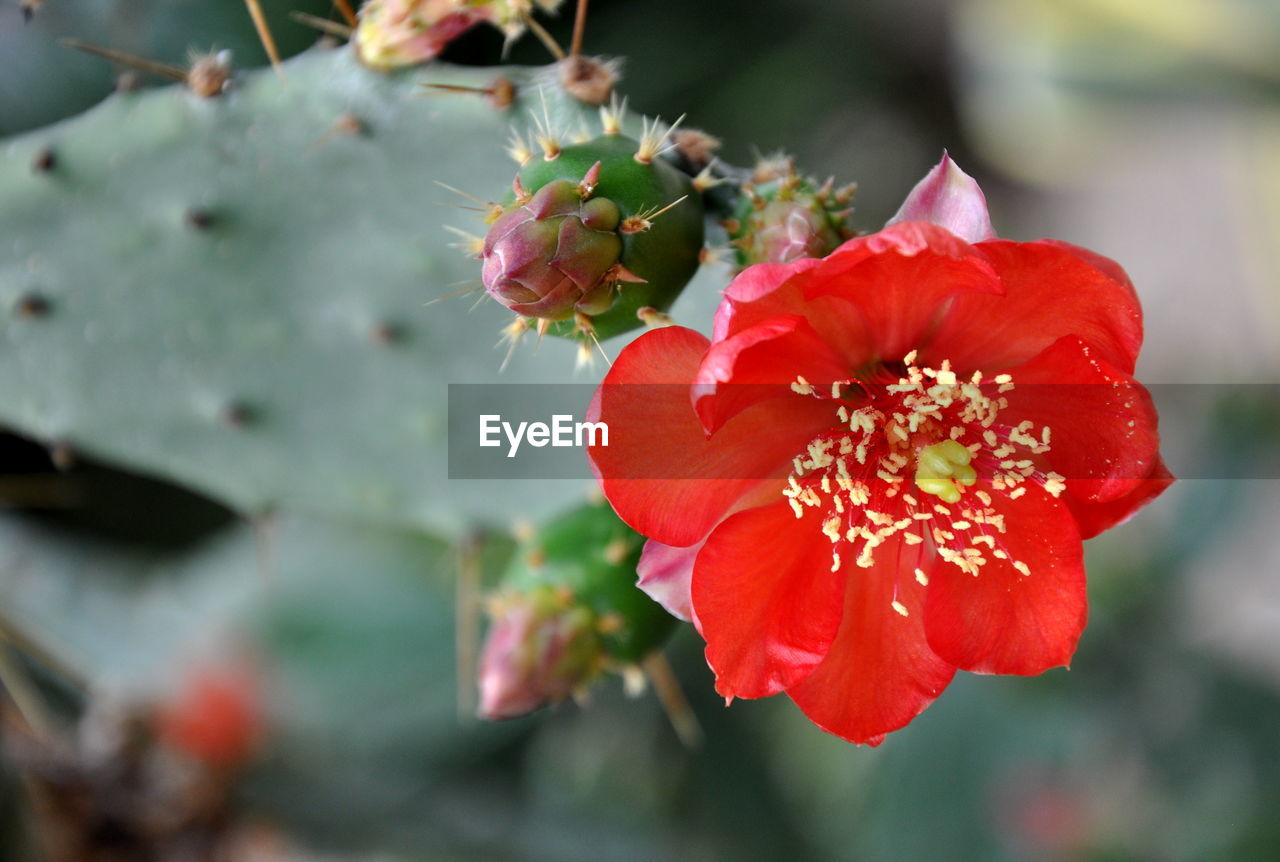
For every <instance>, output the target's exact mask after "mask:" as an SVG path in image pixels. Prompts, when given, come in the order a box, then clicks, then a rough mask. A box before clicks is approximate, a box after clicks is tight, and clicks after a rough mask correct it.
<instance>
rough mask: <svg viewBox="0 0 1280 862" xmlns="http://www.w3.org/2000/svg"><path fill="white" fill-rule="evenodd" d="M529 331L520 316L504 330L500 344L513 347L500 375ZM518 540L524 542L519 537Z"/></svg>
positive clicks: (502, 365)
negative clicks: (507, 344)
mask: <svg viewBox="0 0 1280 862" xmlns="http://www.w3.org/2000/svg"><path fill="white" fill-rule="evenodd" d="M528 331H529V321H528V320H526V319H525V318H523V317H519V316H517V317H516V319H515V320H513V321H511V322H510V323H508V324H507V325H506V326H504V327H503V328H502V338H501V339H499V340H498V344H499V345H501V344H502V342H504V341H506V342H508V343H510V345H511V346H510V347H508V348H507V355H506V356H504V357H503V358H502V364H501V365H499V366H498V373H502V372H503V371H506V370H507V365H508V364H510V362H511V357H512V356H514V355H515V352H516V347H517V346H519V344H520V341H521V339H523V338H524V336H525V333H526V332H528ZM516 540H517V541H523V540H522V539H520V537H519V536H518V535H517V537H516Z"/></svg>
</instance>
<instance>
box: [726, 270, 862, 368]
mask: <svg viewBox="0 0 1280 862" xmlns="http://www.w3.org/2000/svg"><path fill="white" fill-rule="evenodd" d="M821 263H822V261H820V260H817V259H816V258H802V259H800V260H797V261H794V262H793V263H786V264H783V263H761V264H756V265H755V266H749V267H747V268H746V269H744V270H743V271H742V272H741V273H740V274H739V275H738V276H737V277H736V278H735V279H734V280H733V281H732V282H731V283H730V284H729V287H728V288H726V289H725V292H724V297H725V298H724V301H723V302H722V303H720V308H719V309H718V310H717V311H716V321H715V328H714V330H713V331H712V336H711V337H712V340H713V341H716V342H720V341H723V340H725V339H727V338H729V337H731V336H733V335H736V334H738V333H739V332H742V331H744V330H747V329H750V328H751V327H753V326H756V325H757V324H760V323H763V322H765V321H768V320H772V319H773V318H776V317H779V316H782V315H789V314H791V315H799V316H801V317H803V318H805V320H807V321H808V322H809V325H810V326H812V327H813V330H814V332H816V333H818V335H819V336H820V337H821V338H822V340H823V341H824V342H826V343H827V344H828V345H829V346H830V347H831V348H832V349H833V350H835V351H836V352H837V353H838V354H839V355H840V356H842V357H843V358H844V364H845V365H846V366H848V367H849V368H860V367H861V366H863V365H865V364H866V363H867V362H868V361H869V360H870V359H871V339H870V336H868V334H867V329H866V324H865V322H864V321H863V318H862V314H861V313H860V312H859V311H858V309H857V308H856V307H854V306H853V305H852V304H851V303H849V302H847V301H846V300H844V299H841V298H839V297H834V296H819V297H812V298H810V297H807V296H805V290H804V286H805V284H806V283H807V282H808V280H809V272H810V271H811V270H813V268H814V267H816V266H818V265H819V264H821Z"/></svg>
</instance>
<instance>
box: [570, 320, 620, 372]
mask: <svg viewBox="0 0 1280 862" xmlns="http://www.w3.org/2000/svg"><path fill="white" fill-rule="evenodd" d="M573 326H574V329H575V330H576V331H577V332H580V333H582V334H583V335H585V336H587V338H589V339H590V340H591V341H592V342H593V343H594V344H595V346H596V349H597V350H599V351H600V355H601V356H603V357H604V364H605V365H606V366H608V367H609V368H612V367H613V360H611V359H610V358H609V354H607V353H605V352H604V347H602V346H601V345H600V339H599V338H597V337H596V326H595V323H593V322H592V320H591V317H590V316H589V315H586V314H583V313H582V312H581V311H575V312H574V313H573ZM584 351H585V355H584ZM591 355H592V354H591V347H590V345H589V344H587V342H586V340H583V341H582V342H580V343H579V345H578V358H577V360H576V361H575V362H574V368H575V370H576V369H580V368H583V367H585V366H589V365H590V364H591Z"/></svg>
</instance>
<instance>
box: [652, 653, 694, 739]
mask: <svg viewBox="0 0 1280 862" xmlns="http://www.w3.org/2000/svg"><path fill="white" fill-rule="evenodd" d="M643 664H644V671H645V674H646V675H647V676H648V677H649V682H650V683H651V684H652V685H653V690H654V693H655V694H657V695H658V700H659V701H660V702H661V703H662V709H663V711H665V712H666V714H667V719H668V720H669V721H670V722H671V728H672V729H673V730H674V731H675V732H676V737H677V738H679V740H680V741H681V742H682V743H684V745H685V747H686V748H691V749H693V748H698V747H699V746H701V745H702V742H703V733H702V725H701V724H699V723H698V716H697V715H695V714H694V712H693V709H692V708H691V707H690V706H689V700H688V698H686V697H685V694H684V690H683V689H681V688H680V681H679V680H678V679H677V678H676V675H675V672H674V671H673V670H672V669H671V663H670V662H668V661H667V657H666V656H665V655H663V654H662V652H661V651H659V650H654V651H653V652H652V653H650V654H649V655H648V657H646V658H645V659H644V662H643Z"/></svg>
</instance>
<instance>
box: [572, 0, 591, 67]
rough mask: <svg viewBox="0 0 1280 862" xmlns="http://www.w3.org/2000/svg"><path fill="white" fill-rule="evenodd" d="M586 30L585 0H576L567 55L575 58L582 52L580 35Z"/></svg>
mask: <svg viewBox="0 0 1280 862" xmlns="http://www.w3.org/2000/svg"><path fill="white" fill-rule="evenodd" d="M586 30H587V0H578V8H577V10H576V12H575V13H574V16H573V42H571V43H570V45H569V56H570V57H572V58H574V59H577V57H578V56H579V55H580V54H582V37H583V34H585V33H586Z"/></svg>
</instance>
